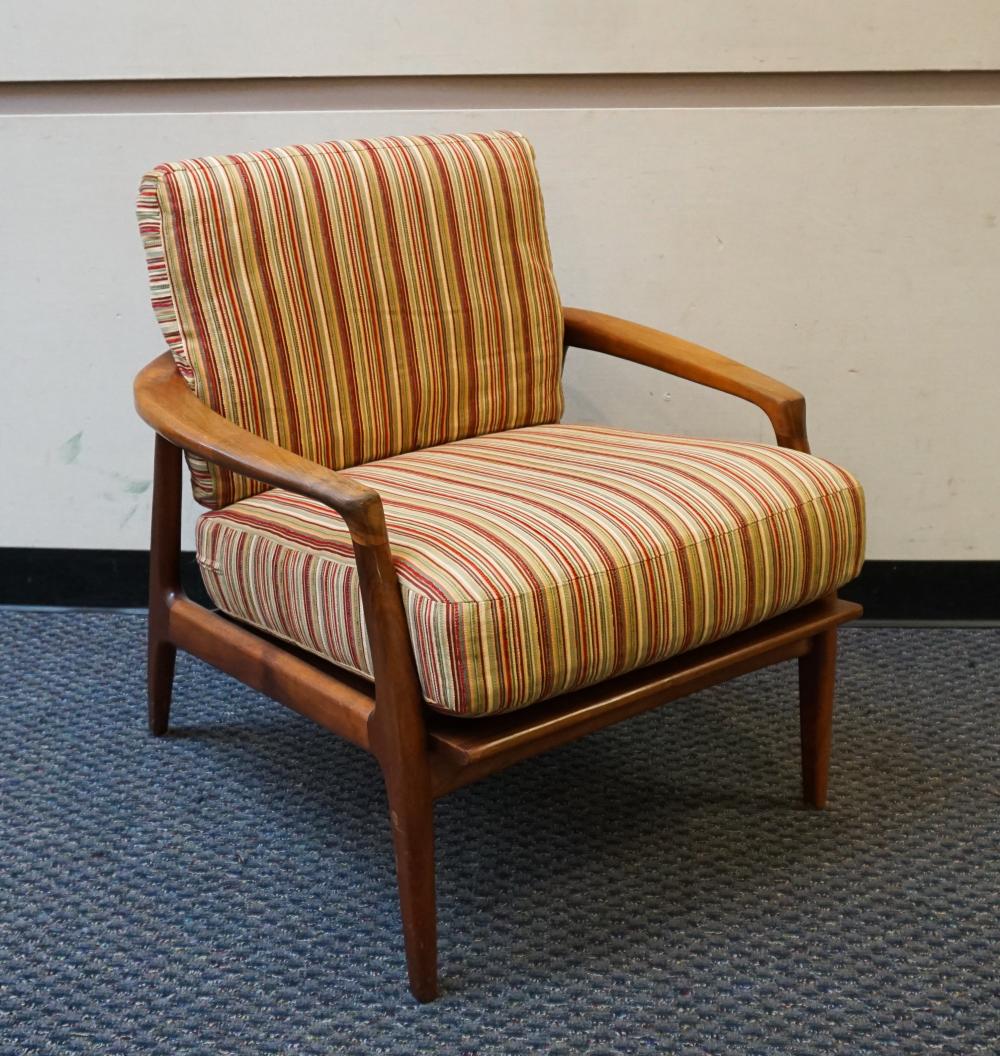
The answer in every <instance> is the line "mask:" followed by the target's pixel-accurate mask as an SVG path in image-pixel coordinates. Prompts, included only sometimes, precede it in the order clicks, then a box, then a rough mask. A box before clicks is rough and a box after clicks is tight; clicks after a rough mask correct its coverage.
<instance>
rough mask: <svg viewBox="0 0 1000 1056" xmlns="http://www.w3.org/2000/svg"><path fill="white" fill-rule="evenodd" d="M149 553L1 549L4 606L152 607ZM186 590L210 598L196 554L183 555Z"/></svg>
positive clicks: (0, 595)
mask: <svg viewBox="0 0 1000 1056" xmlns="http://www.w3.org/2000/svg"><path fill="white" fill-rule="evenodd" d="M148 581H149V554H148V553H147V552H146V551H145V550H55V549H32V548H30V547H0V605H52V606H62V607H65V608H99V609H139V608H145V607H146V599H147V596H148V587H147V584H148ZM181 581H182V583H183V584H184V589H185V590H186V591H187V592H188V594H189V595H190V596H191V597H192V598H194V600H195V601H198V602H201V603H202V604H208V595H207V594H206V593H205V588H204V587H203V586H202V583H201V572H200V571H199V570H198V563H197V561H195V558H194V553H193V552H192V551H185V552H184V553H182V554H181Z"/></svg>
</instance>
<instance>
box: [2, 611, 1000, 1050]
mask: <svg viewBox="0 0 1000 1056" xmlns="http://www.w3.org/2000/svg"><path fill="white" fill-rule="evenodd" d="M144 629H145V621H144V618H143V617H141V616H137V615H134V614H130V613H120V612H84V613H66V612H54V611H53V612H44V611H42V612H29V611H19V610H6V611H3V612H0V737H2V741H0V743H2V745H3V754H2V763H0V1053H3V1054H5V1056H6V1054H11V1056H22V1054H29V1053H30V1054H34V1053H44V1054H59V1056H66V1054H75V1053H99V1054H102V1056H118V1054H132V1053H154V1054H165V1056H166V1054H169V1056H177V1054H181V1053H206V1054H208V1053H211V1054H218V1056H228V1054H233V1056H236V1054H240V1056H244V1054H261V1053H266V1054H270V1053H280V1054H286V1053H289V1054H320V1053H324V1054H325V1053H341V1052H343V1053H359V1054H360V1053H365V1054H369V1053H422V1052H428V1053H456V1054H479V1053H504V1054H511V1056H519V1054H522V1053H546V1054H560V1053H576V1052H585V1053H588V1054H594V1056H599V1054H605V1053H608V1054H610V1053H677V1054H680V1056H689V1054H690V1056H694V1054H698V1056H714V1054H719V1056H722V1054H736V1053H739V1054H748V1056H755V1054H760V1056H764V1054H768V1056H770V1054H782V1056H800V1054H801V1056H813V1054H820V1053H824V1054H825V1053H845V1054H847V1053H850V1054H852V1056H858V1054H868V1053H892V1054H896V1053H904V1054H909V1053H913V1054H916V1053H938V1052H940V1053H954V1054H959V1056H972V1054H977V1053H996V1052H998V1051H1000V912H998V911H1000V865H998V850H1000V810H998V808H1000V733H998V719H1000V714H998V711H1000V631H998V630H988V629H976V630H941V629H928V630H912V629H907V630H890V629H872V628H865V627H857V628H852V629H849V630H846V631H844V632H843V633H842V636H841V641H842V659H841V678H840V682H839V690H838V704H837V718H836V727H835V738H834V757H833V767H832V775H831V804H830V808H829V810H827V811H826V812H823V813H817V812H814V811H810V810H807V809H805V808H803V807H801V806H800V804H799V798H798V782H799V776H798V757H797V753H798V745H797V718H796V711H795V669H794V665H791V664H786V665H782V666H780V667H778V668H774V669H771V670H769V671H764V672H758V673H757V674H754V675H751V676H748V677H746V678H743V679H740V680H738V681H736V682H733V683H729V684H728V685H725V686H722V687H718V688H716V689H713V690H709V691H706V692H703V693H700V694H698V695H697V696H695V697H692V698H689V699H688V700H686V701H681V702H677V703H674V704H671V705H668V706H666V707H664V708H662V709H661V710H659V711H658V712H654V713H651V714H648V715H646V716H643V717H642V718H639V719H633V720H631V721H629V722H626V723H624V724H622V725H620V726H618V727H613V728H611V729H609V730H606V731H604V732H602V733H600V734H597V735H595V736H592V737H590V738H588V739H586V740H584V741H581V742H578V743H576V744H573V745H570V746H568V747H566V748H563V749H561V750H559V751H556V752H553V753H551V754H549V755H545V756H542V757H539V758H538V759H536V760H533V761H530V762H526V763H523V764H521V765H519V766H517V767H514V768H513V769H511V770H509V771H507V772H505V773H503V774H501V775H497V776H495V777H493V778H491V779H489V780H487V781H485V782H482V783H480V784H478V785H474V786H472V787H470V788H468V789H465V790H463V791H461V792H459V793H456V794H455V795H453V796H450V797H448V798H446V799H445V800H442V801H441V802H440V803H439V804H438V807H437V813H436V823H437V834H438V862H439V873H438V885H439V904H440V906H439V912H440V949H441V966H442V986H443V996H442V997H441V999H440V1000H439V1001H437V1002H436V1003H434V1004H432V1005H428V1006H419V1005H417V1004H416V1003H414V1002H413V1001H412V999H411V998H410V997H409V995H408V993H407V991H406V982H405V970H404V963H403V954H402V940H401V936H400V932H399V919H398V910H397V904H396V893H395V882H394V870H393V863H392V855H391V845H390V838H389V831H388V822H387V819H386V816H385V799H384V795H383V792H382V789H381V782H380V777H379V774H378V771H377V769H376V766H375V764H374V762H373V761H372V760H371V759H370V758H369V757H368V756H367V755H366V754H365V753H363V752H361V751H360V750H358V749H356V748H354V747H352V746H350V745H348V744H346V743H343V742H341V741H338V740H337V739H336V738H335V737H333V736H332V735H330V734H327V733H325V732H324V731H323V730H321V729H320V728H319V727H317V726H314V725H313V724H311V723H310V722H308V721H307V720H305V719H302V718H300V717H299V716H297V715H295V714H293V713H292V712H289V711H287V710H285V709H283V708H281V707H280V706H279V705H277V704H274V703H272V702H270V701H268V700H266V699H265V698H263V697H261V696H259V695H258V694H256V693H254V692H252V691H250V690H247V689H245V688H243V687H242V686H240V685H238V684H237V683H235V682H233V681H231V680H230V679H228V678H226V677H225V676H223V675H221V674H219V673H217V672H215V671H212V670H211V669H209V668H207V667H205V666H204V665H202V664H201V663H199V662H198V661H196V660H193V659H192V658H190V657H181V658H179V661H178V678H177V685H176V691H175V698H174V713H173V724H174V726H173V732H172V733H171V734H170V735H169V736H167V737H165V738H162V739H158V740H157V739H153V738H151V737H149V736H148V735H147V734H146V732H145V696H144V685H143V683H144V649H143V636H144Z"/></svg>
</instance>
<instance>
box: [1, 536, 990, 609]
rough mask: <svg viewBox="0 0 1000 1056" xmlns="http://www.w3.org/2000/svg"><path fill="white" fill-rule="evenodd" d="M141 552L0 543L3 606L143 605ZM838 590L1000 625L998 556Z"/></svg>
mask: <svg viewBox="0 0 1000 1056" xmlns="http://www.w3.org/2000/svg"><path fill="white" fill-rule="evenodd" d="M182 569H183V581H184V587H185V589H186V590H187V591H188V593H189V594H190V595H191V597H192V598H194V599H195V600H197V601H200V602H202V603H203V604H205V603H207V600H208V599H207V596H206V595H205V590H204V587H203V586H202V584H201V575H200V573H199V571H198V565H197V563H196V562H195V559H194V554H192V553H185V554H183V558H182ZM148 572H149V557H148V555H147V554H146V552H145V551H144V550H51V549H31V548H27V547H7V548H2V547H0V605H33V606H40V605H41V606H44V605H52V606H65V607H68V608H142V607H143V606H145V604H146V578H147V576H148ZM840 594H841V596H842V597H844V598H848V599H849V600H851V601H857V602H860V603H861V604H862V605H863V606H864V607H865V619H867V620H878V621H885V622H887V623H903V622H905V623H909V622H911V621H914V622H926V623H949V622H954V623H966V622H978V621H986V622H1000V561H868V562H866V564H865V567H864V569H863V570H862V572H861V575H860V576H858V578H857V579H856V580H854V582H853V583H849V584H848V585H847V586H846V587H844V588H843V589H842V590H841V591H840Z"/></svg>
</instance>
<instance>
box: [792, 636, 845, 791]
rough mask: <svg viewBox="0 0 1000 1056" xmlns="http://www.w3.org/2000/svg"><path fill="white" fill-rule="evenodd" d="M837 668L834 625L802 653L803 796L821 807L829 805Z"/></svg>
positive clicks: (800, 691)
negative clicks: (829, 777)
mask: <svg viewBox="0 0 1000 1056" xmlns="http://www.w3.org/2000/svg"><path fill="white" fill-rule="evenodd" d="M836 668H837V631H836V629H835V628H834V629H831V630H829V631H824V632H823V633H822V634H818V635H817V636H816V637H815V638H813V639H812V644H811V648H810V650H809V652H808V653H806V654H805V656H801V657H799V722H800V727H801V732H802V796H803V798H804V799H805V801H806V803H808V804H809V805H810V806H813V807H819V808H822V807H825V806H826V790H827V779H828V775H829V770H830V741H831V734H832V727H833V688H834V681H835V675H836Z"/></svg>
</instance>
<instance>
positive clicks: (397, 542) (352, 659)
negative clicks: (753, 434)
mask: <svg viewBox="0 0 1000 1056" xmlns="http://www.w3.org/2000/svg"><path fill="white" fill-rule="evenodd" d="M347 475H348V476H350V477H352V478H354V479H356V480H358V481H360V482H362V483H364V484H367V485H369V486H370V487H372V488H374V489H375V490H377V491H378V492H379V493H380V494H381V495H382V498H383V502H384V505H385V513H386V521H387V524H388V529H389V536H390V540H391V544H392V550H393V555H394V558H395V563H396V568H397V571H398V574H399V579H400V583H401V588H402V594H403V600H404V602H405V607H406V613H407V618H408V621H409V626H410V633H411V637H412V639H413V643H414V649H415V653H416V662H417V668H418V670H419V673H420V679H421V684H422V687H423V692H424V696H425V698H426V700H427V702H428V704H430V705H432V706H433V707H435V708H439V709H442V710H445V711H449V712H457V713H460V714H463V715H485V714H490V713H494V712H500V711H505V710H509V709H512V708H520V707H524V706H525V705H527V704H531V703H532V702H534V701H538V700H542V699H544V698H546V697H551V696H554V695H557V694H559V693H563V692H566V691H568V690H571V689H575V688H577V687H580V686H584V685H588V684H590V683H594V682H598V681H600V680H602V679H605V678H607V677H609V676H612V675H616V674H620V673H622V672H625V671H629V670H632V669H634V668H637V667H642V666H643V665H645V664H649V663H652V662H654V661H657V660H660V659H663V658H665V657H668V656H671V655H673V654H675V653H680V652H683V651H684V650H687V649H691V648H693V647H695V646H698V645H701V644H703V643H705V642H710V641H713V640H714V639H717V638H722V637H725V636H726V635H729V634H732V633H734V632H736V631H739V630H741V629H743V628H746V627H749V626H751V625H753V624H755V623H758V622H760V621H761V620H765V619H767V618H768V617H770V616H774V615H776V614H777V613H780V612H783V611H786V610H788V609H792V608H795V607H797V606H799V605H802V604H804V603H806V602H809V601H812V600H813V599H815V598H818V597H820V596H821V595H823V594H826V593H827V592H828V591H831V590H833V589H835V588H836V587H837V586H839V585H840V584H842V583H844V582H846V581H847V580H849V579H851V578H853V577H854V576H855V575H856V574H857V572H858V570H859V568H860V565H861V560H862V552H863V548H864V499H863V495H862V491H861V488H860V486H859V485H858V483H857V481H856V480H855V479H854V478H853V477H852V476H851V475H850V474H849V473H847V472H845V471H844V470H842V469H839V468H838V467H836V466H834V465H831V464H830V463H829V462H825V461H823V460H822V459H819V458H815V457H813V456H811V455H805V454H801V453H799V452H795V451H788V450H785V449H782V448H776V447H770V446H765V445H762V444H743V443H726V442H722V441H712V440H694V439H688V438H682V437H673V436H657V435H651V434H646V433H632V432H623V431H620V430H615V429H606V428H593V427H581V426H567V425H546V426H537V427H532V428H522V429H516V430H510V431H506V432H501V433H495V434H492V435H485V436H479V437H476V438H474V439H466V440H462V441H459V442H456V443H450V444H446V445H443V446H440V447H434V448H430V449H427V450H422V451H417V452H413V453H410V454H405V455H400V456H397V457H395V458H388V459H385V460H384V461H380V462H374V463H371V464H369V465H366V466H361V467H357V468H354V469H351V470H349V471H348V472H347ZM197 550H198V560H199V562H200V564H201V569H202V574H203V577H204V580H205V585H206V586H207V588H208V591H209V593H210V594H211V596H212V598H213V599H214V601H215V602H216V604H217V605H218V606H219V607H220V608H221V609H223V610H224V611H225V612H227V613H230V614H231V615H233V616H236V617H238V618H239V619H242V620H245V621H247V622H249V623H251V624H255V625H256V626H258V627H261V628H263V629H266V630H267V631H270V632H271V633H273V634H276V635H278V636H279V637H281V638H285V639H287V640H288V641H291V642H295V643H296V644H298V645H300V646H302V647H304V648H305V649H308V650H310V651H312V652H314V653H317V654H319V655H321V656H324V657H326V658H328V659H329V660H332V661H333V662H334V663H336V664H339V665H341V666H343V667H347V668H350V669H351V670H353V671H355V672H358V673H360V674H362V675H365V676H370V675H371V660H370V656H369V651H368V644H367V640H366V635H365V630H364V624H363V618H362V611H361V602H360V597H359V593H358V583H357V575H356V572H355V569H354V564H353V556H352V550H351V542H350V538H349V536H348V533H347V530H346V528H345V526H344V523H343V521H342V520H341V519H340V518H339V517H338V516H337V515H336V514H335V513H333V512H332V511H330V510H329V509H327V508H326V507H324V506H323V505H321V504H320V503H317V502H314V501H312V500H310V499H304V498H301V497H299V496H296V495H294V494H292V493H290V492H287V491H281V490H272V491H269V492H267V493H265V494H261V495H257V496H254V497H252V498H247V499H244V500H242V501H240V502H237V503H235V504H234V505H232V506H230V507H228V508H227V509H225V510H222V511H219V512H215V513H209V514H205V515H204V516H203V517H202V518H201V519H200V521H199V522H198V531H197Z"/></svg>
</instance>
